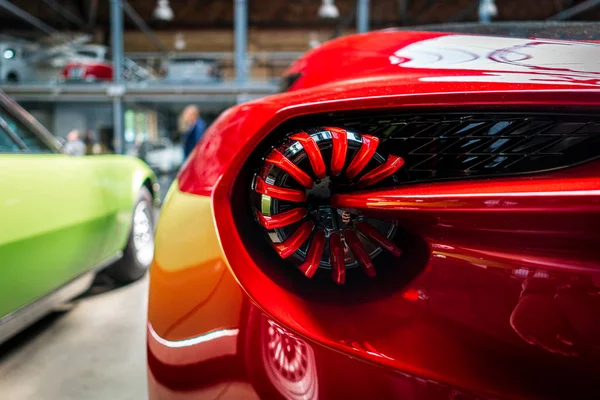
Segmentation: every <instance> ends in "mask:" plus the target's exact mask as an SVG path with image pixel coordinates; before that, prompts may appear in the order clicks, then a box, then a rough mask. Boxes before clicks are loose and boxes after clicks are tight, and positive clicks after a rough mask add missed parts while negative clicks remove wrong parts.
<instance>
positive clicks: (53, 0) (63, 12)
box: [42, 0, 86, 30]
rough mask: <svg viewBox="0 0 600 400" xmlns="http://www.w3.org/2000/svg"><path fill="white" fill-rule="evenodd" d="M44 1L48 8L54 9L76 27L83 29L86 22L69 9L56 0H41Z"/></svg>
mask: <svg viewBox="0 0 600 400" xmlns="http://www.w3.org/2000/svg"><path fill="white" fill-rule="evenodd" d="M42 1H43V2H44V3H46V4H48V5H49V6H50V8H52V9H54V10H55V11H56V12H58V14H60V15H61V16H62V17H63V18H65V19H66V20H69V21H70V22H72V23H73V24H75V25H77V27H78V28H79V29H81V30H85V28H86V24H85V22H84V21H83V20H82V19H81V18H79V17H78V16H77V15H75V14H73V13H72V12H71V11H70V10H69V9H67V8H65V7H64V6H61V5H60V4H59V3H58V2H57V1H56V0H42Z"/></svg>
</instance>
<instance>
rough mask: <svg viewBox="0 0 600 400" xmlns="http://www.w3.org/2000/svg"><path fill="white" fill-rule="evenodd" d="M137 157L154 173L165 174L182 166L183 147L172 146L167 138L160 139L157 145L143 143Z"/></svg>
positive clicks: (179, 145)
mask: <svg viewBox="0 0 600 400" xmlns="http://www.w3.org/2000/svg"><path fill="white" fill-rule="evenodd" d="M139 157H140V158H141V159H142V160H144V161H146V163H147V164H148V165H149V166H150V168H152V170H154V171H155V172H156V173H161V174H167V173H171V172H174V171H176V170H178V169H179V167H181V165H182V164H183V161H184V160H183V146H182V145H181V144H173V142H172V141H171V140H170V139H168V138H160V139H159V141H158V142H157V143H154V142H144V144H142V147H141V148H140V150H139Z"/></svg>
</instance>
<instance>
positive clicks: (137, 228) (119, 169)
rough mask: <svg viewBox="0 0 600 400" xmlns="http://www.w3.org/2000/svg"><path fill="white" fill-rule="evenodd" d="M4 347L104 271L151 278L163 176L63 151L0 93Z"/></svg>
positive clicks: (124, 161) (132, 164) (0, 319)
mask: <svg viewBox="0 0 600 400" xmlns="http://www.w3.org/2000/svg"><path fill="white" fill-rule="evenodd" d="M0 182H1V184H2V194H1V195H0V221H1V223H0V224H1V229H0V343H2V342H3V341H5V340H7V339H8V338H9V337H11V336H12V335H14V334H16V333H17V332H19V331H20V330H22V329H23V328H25V327H26V326H28V325H30V324H31V323H33V322H35V321H36V320H38V319H39V318H41V317H43V316H44V315H46V314H47V313H49V312H50V311H52V309H53V308H54V307H55V306H57V305H59V304H61V303H63V302H65V301H68V300H70V299H72V298H74V297H76V296H78V295H79V294H81V293H83V292H85V291H86V290H87V289H88V287H89V286H90V284H91V283H92V280H93V278H94V276H95V274H96V273H97V272H99V271H101V270H103V269H106V271H107V273H108V274H110V275H111V276H112V277H113V279H115V280H117V281H119V282H131V281H133V280H136V279H138V278H140V277H141V276H143V275H144V274H145V272H146V271H147V269H148V267H149V266H150V263H151V261H152V258H153V251H154V238H153V232H154V204H155V202H156V199H157V198H158V195H159V194H158V185H157V184H156V176H155V174H154V173H153V172H152V171H151V170H150V169H149V168H148V167H147V166H146V165H145V164H144V163H143V162H142V161H140V160H138V159H135V158H131V157H125V156H119V155H99V156H94V157H72V156H69V155H66V154H61V153H60V148H59V146H58V144H57V142H56V141H55V140H54V138H53V137H52V135H51V134H50V133H49V132H48V131H47V130H45V128H43V127H42V126H41V125H40V124H39V123H38V122H37V121H36V120H35V119H34V118H33V117H32V116H31V115H29V114H28V113H27V112H25V111H24V110H23V109H22V108H21V107H20V106H19V105H17V104H16V103H15V102H13V101H12V100H11V99H10V98H8V97H7V96H6V95H5V94H3V93H0Z"/></svg>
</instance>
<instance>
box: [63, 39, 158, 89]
mask: <svg viewBox="0 0 600 400" xmlns="http://www.w3.org/2000/svg"><path fill="white" fill-rule="evenodd" d="M65 58H66V60H65V63H64V68H63V69H62V71H61V74H60V78H61V79H62V80H65V81H70V82H80V81H83V82H96V81H112V80H113V76H114V66H113V64H112V61H111V60H110V53H109V52H108V48H107V47H106V46H101V45H85V46H81V47H80V48H77V49H76V50H75V51H73V52H71V53H67V54H66V55H65V57H64V58H63V59H65ZM153 78H154V74H153V73H152V72H151V71H150V70H149V69H147V68H144V67H142V66H141V65H139V64H138V63H136V62H135V61H133V60H131V59H129V58H125V59H124V60H123V79H125V80H127V81H135V82H138V81H145V80H149V79H153Z"/></svg>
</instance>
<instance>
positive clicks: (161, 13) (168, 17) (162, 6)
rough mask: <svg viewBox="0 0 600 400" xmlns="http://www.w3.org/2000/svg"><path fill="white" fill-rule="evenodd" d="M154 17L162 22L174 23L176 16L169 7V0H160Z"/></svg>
mask: <svg viewBox="0 0 600 400" xmlns="http://www.w3.org/2000/svg"><path fill="white" fill-rule="evenodd" d="M152 17H153V18H154V19H158V20H162V21H172V20H173V18H174V17H175V15H174V14H173V9H172V8H171V6H170V5H169V0H158V1H157V3H156V8H155V9H154V13H153V14H152Z"/></svg>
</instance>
